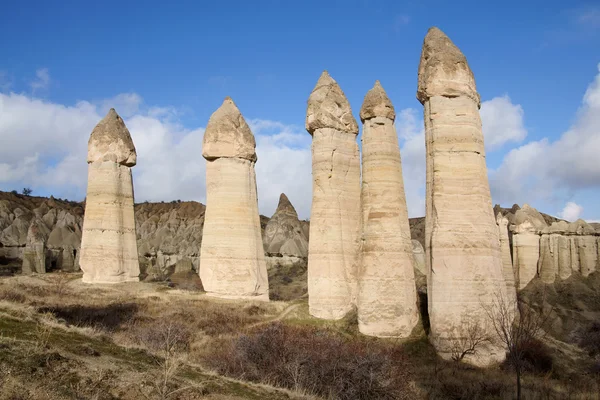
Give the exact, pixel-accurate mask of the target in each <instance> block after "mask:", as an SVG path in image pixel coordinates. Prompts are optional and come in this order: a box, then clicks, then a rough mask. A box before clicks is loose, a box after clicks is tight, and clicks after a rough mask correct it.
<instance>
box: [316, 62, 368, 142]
mask: <svg viewBox="0 0 600 400" xmlns="http://www.w3.org/2000/svg"><path fill="white" fill-rule="evenodd" d="M322 128H331V129H335V130H337V131H340V132H345V133H352V134H354V135H358V124H357V123H356V120H355V119H354V116H352V109H351V108H350V103H348V99H346V95H345V94H344V92H343V91H342V89H341V88H340V86H339V85H338V84H337V82H336V81H335V80H333V78H332V77H331V76H329V74H328V73H327V71H323V73H322V74H321V77H320V78H319V80H318V81H317V84H316V86H315V88H314V89H313V91H312V93H311V94H310V97H309V98H308V108H307V110H306V130H307V131H308V133H310V134H311V135H312V134H314V132H315V131H316V130H317V129H322Z"/></svg>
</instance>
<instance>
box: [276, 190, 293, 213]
mask: <svg viewBox="0 0 600 400" xmlns="http://www.w3.org/2000/svg"><path fill="white" fill-rule="evenodd" d="M275 214H287V215H292V216H294V217H296V218H298V213H297V212H296V209H295V208H294V206H293V205H292V203H291V202H290V200H289V199H288V198H287V196H286V195H285V193H281V195H280V196H279V204H278V205H277V210H276V211H275Z"/></svg>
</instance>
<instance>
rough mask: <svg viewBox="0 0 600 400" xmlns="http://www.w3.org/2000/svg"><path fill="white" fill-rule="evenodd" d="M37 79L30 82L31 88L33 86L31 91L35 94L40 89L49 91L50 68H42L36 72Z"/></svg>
mask: <svg viewBox="0 0 600 400" xmlns="http://www.w3.org/2000/svg"><path fill="white" fill-rule="evenodd" d="M35 76H36V78H35V79H34V80H33V81H31V82H29V86H31V91H32V92H33V93H35V92H36V91H37V90H40V89H47V88H48V86H50V72H49V71H48V68H40V69H38V70H37V71H35Z"/></svg>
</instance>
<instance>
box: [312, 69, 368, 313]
mask: <svg viewBox="0 0 600 400" xmlns="http://www.w3.org/2000/svg"><path fill="white" fill-rule="evenodd" d="M306 130H307V131H308V132H309V133H310V134H311V135H312V137H313V141H312V173H313V202H312V209H311V219H310V241H309V251H308V294H309V300H308V303H309V311H310V314H311V315H313V316H315V317H318V318H324V319H334V320H335V319H340V318H342V317H344V315H346V314H347V313H348V311H350V310H351V309H352V307H353V305H354V304H355V302H356V292H357V283H356V274H357V268H358V247H359V232H360V219H361V206H360V159H359V153H358V144H357V143H356V135H357V134H358V125H357V123H356V120H355V119H354V117H353V116H352V110H351V108H350V104H349V103H348V100H347V99H346V96H345V95H344V93H343V92H342V89H340V87H339V86H338V84H337V82H336V81H334V80H333V79H332V78H331V77H330V76H329V74H328V73H327V72H326V71H325V72H323V74H322V75H321V77H320V78H319V81H318V82H317V85H316V86H315V88H314V89H313V91H312V93H311V94H310V97H309V99H308V107H307V112H306Z"/></svg>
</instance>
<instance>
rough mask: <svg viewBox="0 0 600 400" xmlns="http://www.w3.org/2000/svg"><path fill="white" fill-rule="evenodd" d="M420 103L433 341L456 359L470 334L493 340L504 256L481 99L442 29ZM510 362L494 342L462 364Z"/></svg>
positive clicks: (435, 35) (425, 60)
mask: <svg viewBox="0 0 600 400" xmlns="http://www.w3.org/2000/svg"><path fill="white" fill-rule="evenodd" d="M417 98H418V99H419V101H420V102H421V103H422V104H423V105H424V108H425V112H424V120H425V144H426V171H427V173H426V176H427V186H426V224H425V252H426V260H427V263H428V284H427V290H428V302H429V318H430V322H431V333H430V340H431V341H432V343H433V345H434V346H435V347H436V349H437V351H438V353H439V354H440V355H441V356H442V357H444V358H450V357H451V355H452V348H453V347H454V345H455V344H456V343H457V342H458V341H460V339H461V338H464V337H466V336H467V335H468V332H469V330H470V329H471V328H472V327H478V328H477V329H481V331H482V332H485V333H489V334H490V335H494V331H493V329H492V328H491V326H490V325H489V321H488V316H487V314H486V312H485V307H486V306H487V305H489V304H490V303H491V302H492V301H494V299H495V298H496V296H498V295H499V296H506V285H505V280H504V276H503V273H502V271H503V268H502V254H501V251H500V241H499V239H498V228H497V226H496V222H495V217H494V213H493V210H492V202H491V195H490V188H489V182H488V177H487V168H486V164H485V149H484V144H483V134H482V131H481V119H480V116H479V94H478V93H477V91H476V87H475V80H474V78H473V73H472V72H471V69H470V68H469V65H468V64H467V60H466V58H465V56H464V55H463V54H462V53H461V52H460V50H459V49H458V48H457V47H456V46H455V45H454V44H453V43H452V41H450V39H449V38H448V37H447V36H446V35H445V34H444V33H443V32H442V31H440V30H439V29H437V28H431V29H430V30H429V32H428V33H427V36H426V37H425V41H424V43H423V51H422V53H421V62H420V65H419V85H418V90H417ZM504 358H505V351H504V348H503V347H502V346H501V345H500V344H498V343H496V342H494V343H490V344H486V345H485V346H483V347H482V348H481V349H480V350H479V351H478V352H477V354H475V355H474V356H468V357H466V358H465V360H464V361H466V362H468V363H471V364H475V365H481V366H484V365H490V364H493V363H496V362H501V361H502V360H503V359H504Z"/></svg>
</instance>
